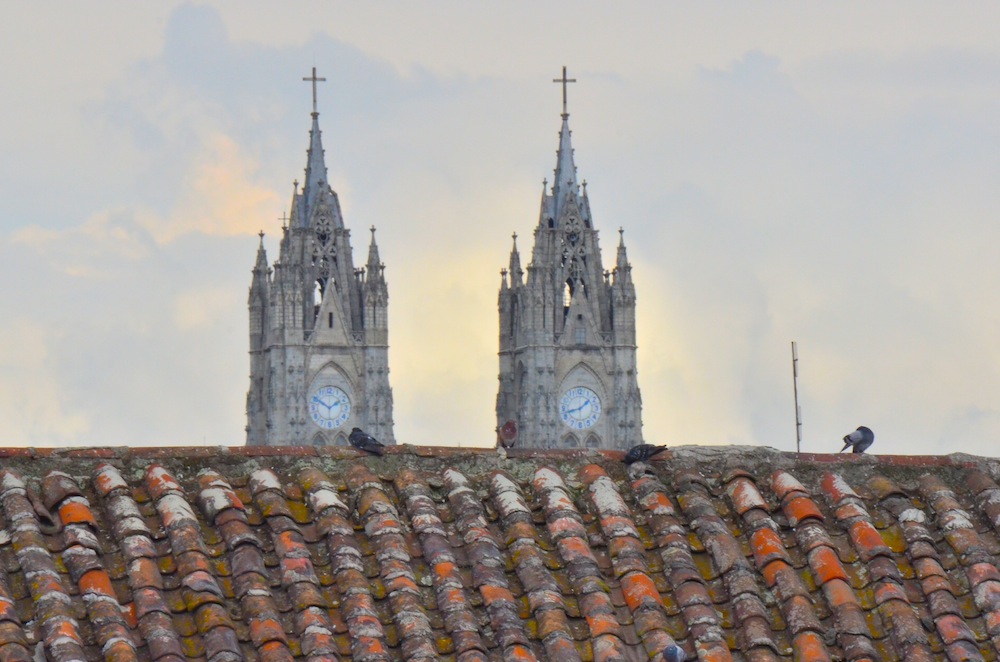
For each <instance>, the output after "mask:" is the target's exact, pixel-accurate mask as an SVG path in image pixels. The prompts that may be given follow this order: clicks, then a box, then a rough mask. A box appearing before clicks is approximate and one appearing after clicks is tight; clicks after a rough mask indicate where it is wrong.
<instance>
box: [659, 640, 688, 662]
mask: <svg viewBox="0 0 1000 662" xmlns="http://www.w3.org/2000/svg"><path fill="white" fill-rule="evenodd" d="M686 659H687V654H686V653H685V652H684V649H683V648H681V647H680V646H678V645H677V644H670V645H669V646H667V647H666V648H664V649H663V662H684V660H686Z"/></svg>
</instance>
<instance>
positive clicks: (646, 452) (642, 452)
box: [625, 444, 667, 464]
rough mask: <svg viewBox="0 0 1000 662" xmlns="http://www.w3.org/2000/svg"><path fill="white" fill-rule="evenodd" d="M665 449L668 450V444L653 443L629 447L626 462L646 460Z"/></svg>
mask: <svg viewBox="0 0 1000 662" xmlns="http://www.w3.org/2000/svg"><path fill="white" fill-rule="evenodd" d="M665 450H667V447H666V446H656V445H653V444H639V445H638V446H633V447H632V448H630V449H628V452H627V453H625V464H632V463H633V462H645V461H646V460H649V459H650V458H652V457H654V456H656V455H659V454H660V453H662V452H663V451H665Z"/></svg>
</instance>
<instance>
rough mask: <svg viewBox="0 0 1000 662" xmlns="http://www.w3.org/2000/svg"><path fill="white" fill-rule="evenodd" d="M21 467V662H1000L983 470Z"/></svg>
mask: <svg viewBox="0 0 1000 662" xmlns="http://www.w3.org/2000/svg"><path fill="white" fill-rule="evenodd" d="M0 455H4V453H3V451H2V449H0ZM151 460H153V461H152V463H151ZM101 462H103V463H104V464H101ZM4 463H5V469H4V470H2V471H0V564H3V567H4V569H5V572H4V573H0V660H15V661H17V660H22V661H25V662H27V661H28V660H31V661H32V662H34V660H35V658H36V649H38V650H40V651H44V653H45V655H46V656H47V659H50V660H58V661H64V660H96V659H105V660H138V659H141V660H146V659H149V660H154V661H156V662H181V661H182V660H204V661H205V662H208V661H211V662H224V661H228V660H244V659H246V660H253V659H256V660H265V661H279V660H280V661H285V662H288V661H290V660H300V659H301V660H336V659H353V660H359V661H365V662H368V661H371V662H376V661H378V662H388V661H390V660H401V659H425V660H430V659H442V660H456V661H459V662H473V661H481V662H486V661H487V660H500V659H502V658H510V659H511V660H533V659H546V660H555V661H556V662H577V661H580V662H584V661H585V662H590V661H591V660H622V661H628V662H639V661H640V660H655V661H658V660H660V653H661V652H662V648H663V646H665V645H666V644H667V643H668V642H671V641H676V642H677V643H678V644H680V645H681V646H682V647H683V648H684V649H685V650H686V651H687V654H688V658H689V659H695V658H696V657H697V658H698V659H700V660H709V661H716V660H718V661H723V660H749V661H760V662H764V661H772V660H778V659H782V660H793V659H797V660H823V659H843V660H849V661H851V662H857V661H860V660H872V661H874V660H887V661H888V660H897V659H907V660H923V659H950V660H996V659H1000V569H998V568H1000V566H998V562H1000V485H998V484H997V482H996V476H997V473H996V472H997V471H998V470H1000V469H998V467H1000V465H996V464H995V463H993V462H990V461H985V460H984V461H979V460H966V459H954V458H952V459H949V458H891V457H890V458H885V457H875V456H872V457H863V458H860V459H859V458H854V457H852V458H847V459H845V458H843V457H837V456H813V455H800V456H795V455H791V454H781V453H774V452H771V451H766V450H764V449H758V450H753V451H745V450H739V449H726V450H719V451H715V450H708V449H699V450H698V451H696V452H691V451H684V450H683V449H681V450H680V451H675V452H673V453H672V456H671V457H670V458H668V459H666V460H664V461H658V462H656V463H653V464H643V463H636V464H634V465H631V466H629V467H625V466H624V465H622V464H621V463H620V453H619V454H617V455H616V454H612V453H608V454H602V453H596V454H595V453H588V452H583V453H581V452H576V453H563V452H558V451H553V452H541V453H532V454H523V455H519V454H517V453H512V454H511V456H510V458H509V459H505V458H502V457H500V456H498V455H497V454H496V453H495V452H493V451H488V452H487V451H484V452H477V451H468V450H457V449H452V450H447V451H438V450H434V451H433V452H432V451H427V450H426V449H411V448H409V447H406V446H402V447H393V448H391V449H389V450H388V451H387V453H386V455H385V456H384V457H382V458H360V457H358V456H357V454H356V453H354V452H353V451H349V450H348V451H341V450H338V451H336V452H334V451H331V452H329V453H326V452H324V453H322V454H317V453H316V452H309V453H304V452H300V449H288V451H287V452H284V451H282V450H281V449H278V450H276V451H275V452H270V453H267V454H265V455H260V454H259V453H256V451H255V450H254V449H227V450H226V451H225V452H224V453H215V454H213V453H212V452H208V451H206V450H205V449H196V451H195V450H192V451H188V450H171V451H170V452H161V451H157V452H153V451H146V450H136V451H128V450H111V449H98V450H97V451H95V452H92V453H89V454H80V453H76V452H73V453H70V452H65V453H62V454H60V453H58V452H56V453H52V452H45V453H36V452H27V453H21V454H16V453H14V454H6V455H4ZM265 467H266V468H265ZM39 647H40V648H39Z"/></svg>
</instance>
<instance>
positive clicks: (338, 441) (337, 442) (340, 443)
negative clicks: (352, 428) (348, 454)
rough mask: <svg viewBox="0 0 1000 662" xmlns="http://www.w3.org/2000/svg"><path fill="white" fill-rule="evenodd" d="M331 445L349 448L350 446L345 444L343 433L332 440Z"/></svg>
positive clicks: (345, 439) (345, 438)
mask: <svg viewBox="0 0 1000 662" xmlns="http://www.w3.org/2000/svg"><path fill="white" fill-rule="evenodd" d="M333 445H334V446H349V445H350V444H348V443H347V437H346V436H344V433H343V432H341V433H340V434H338V435H337V438H336V439H334V440H333Z"/></svg>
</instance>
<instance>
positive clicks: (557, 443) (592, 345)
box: [496, 72, 642, 449]
mask: <svg viewBox="0 0 1000 662" xmlns="http://www.w3.org/2000/svg"><path fill="white" fill-rule="evenodd" d="M563 77H564V78H565V72H564V75H563ZM557 82H558V81H557ZM565 82H566V81H564V85H565ZM569 82H572V81H569ZM564 103H565V96H564ZM570 135H571V134H570V130H569V114H568V113H566V112H565V107H564V112H563V115H562V129H561V131H560V134H559V151H558V157H557V162H556V169H555V179H554V181H553V184H552V187H551V188H548V187H547V182H546V183H545V184H543V190H542V203H541V213H540V215H539V219H538V225H537V226H536V227H535V232H534V248H533V249H532V254H531V262H530V263H529V264H528V268H527V278H525V273H524V271H523V270H522V269H521V258H520V254H519V253H518V250H517V235H515V236H514V239H515V241H514V247H513V249H512V250H511V254H510V264H509V266H508V268H507V269H505V270H503V271H502V272H501V283H500V296H499V311H500V376H499V379H500V385H499V391H498V394H497V402H496V412H497V426H498V431H499V432H500V434H502V435H504V436H508V437H509V436H511V435H516V441H515V442H514V443H515V445H516V446H519V447H534V448H604V449H626V448H629V447H630V446H632V445H634V444H638V443H642V398H641V397H640V394H639V385H638V382H637V379H636V334H635V286H634V285H633V283H632V266H631V265H630V264H629V261H628V256H627V254H626V251H625V243H624V233H622V231H621V230H619V233H620V238H619V244H618V253H617V259H616V262H615V267H614V269H612V270H611V271H605V270H604V268H603V266H602V262H601V249H600V245H599V243H598V232H597V230H596V229H595V228H594V225H593V221H592V218H591V214H590V202H589V200H588V198H587V184H586V182H584V183H583V187H582V189H581V187H580V185H579V184H578V183H577V175H576V165H575V164H574V160H573V147H572V145H571V142H570Z"/></svg>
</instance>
